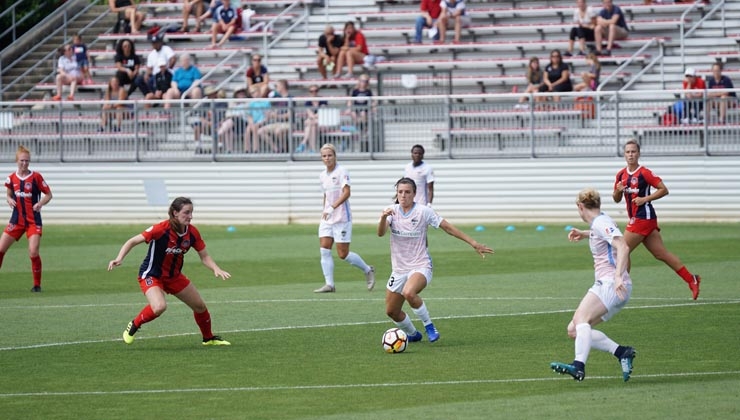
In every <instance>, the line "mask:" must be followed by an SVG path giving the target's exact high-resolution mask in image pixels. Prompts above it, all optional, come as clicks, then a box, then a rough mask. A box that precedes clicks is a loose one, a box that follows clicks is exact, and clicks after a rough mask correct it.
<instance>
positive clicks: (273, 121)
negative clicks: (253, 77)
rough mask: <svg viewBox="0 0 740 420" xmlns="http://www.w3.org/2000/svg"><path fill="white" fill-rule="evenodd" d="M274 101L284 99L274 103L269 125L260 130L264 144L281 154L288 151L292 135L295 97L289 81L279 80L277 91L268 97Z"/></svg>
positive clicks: (268, 116) (268, 118) (269, 115)
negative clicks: (291, 91)
mask: <svg viewBox="0 0 740 420" xmlns="http://www.w3.org/2000/svg"><path fill="white" fill-rule="evenodd" d="M268 97H269V98H272V99H277V98H280V99H283V100H282V101H273V102H271V104H272V111H270V112H268V113H267V125H265V126H264V127H262V128H260V129H259V130H258V134H259V137H260V139H261V140H262V142H263V143H265V144H267V145H269V146H271V147H274V148H275V149H277V150H279V151H280V153H283V152H286V151H288V135H289V134H290V121H291V118H290V111H291V110H290V105H291V102H292V99H293V96H292V95H291V94H290V92H289V90H288V81H287V80H284V79H283V80H278V81H277V84H276V85H275V90H273V91H272V92H270V94H269V95H268Z"/></svg>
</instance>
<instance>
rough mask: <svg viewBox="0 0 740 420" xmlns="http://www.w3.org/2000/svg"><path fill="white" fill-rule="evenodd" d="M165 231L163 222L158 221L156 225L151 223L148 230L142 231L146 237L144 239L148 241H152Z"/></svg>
mask: <svg viewBox="0 0 740 420" xmlns="http://www.w3.org/2000/svg"><path fill="white" fill-rule="evenodd" d="M163 233H164V226H163V224H162V223H157V224H156V225H151V226H149V227H148V228H146V230H144V231H143V232H141V235H142V236H143V237H144V240H145V241H146V243H149V242H151V241H152V240H154V239H157V238H159V237H160V236H162V234H163Z"/></svg>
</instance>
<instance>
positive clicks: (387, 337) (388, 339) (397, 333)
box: [383, 328, 409, 353]
mask: <svg viewBox="0 0 740 420" xmlns="http://www.w3.org/2000/svg"><path fill="white" fill-rule="evenodd" d="M408 341H409V340H408V337H407V336H406V333H405V332H403V330H401V329H399V328H391V329H390V330H388V331H386V332H385V333H384V334H383V350H385V352H386V353H401V352H403V351H404V350H406V343H408Z"/></svg>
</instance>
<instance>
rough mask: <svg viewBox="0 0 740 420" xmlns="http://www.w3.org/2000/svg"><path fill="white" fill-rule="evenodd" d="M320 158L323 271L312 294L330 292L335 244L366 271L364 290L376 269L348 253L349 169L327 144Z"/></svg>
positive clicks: (340, 253) (369, 287)
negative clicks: (332, 249) (321, 281)
mask: <svg viewBox="0 0 740 420" xmlns="http://www.w3.org/2000/svg"><path fill="white" fill-rule="evenodd" d="M320 152H321V161H322V162H323V163H324V165H325V166H326V169H325V170H324V171H322V172H321V174H320V175H319V181H320V182H321V189H322V190H323V191H324V204H323V205H324V211H323V213H322V214H321V223H320V224H319V251H320V252H321V271H323V273H324V281H325V282H326V284H324V286H322V287H320V288H318V289H316V290H314V293H333V292H334V291H335V290H336V289H335V287H334V258H333V257H332V255H331V248H332V246H333V245H334V242H336V243H337V255H338V256H339V258H341V259H343V260H344V261H347V262H348V263H350V264H352V265H353V266H355V267H357V268H359V269H360V270H362V272H363V273H365V281H366V282H367V290H368V291H372V290H373V287H375V268H374V267H373V266H371V265H367V264H366V263H365V261H364V260H363V259H362V257H360V256H359V255H358V254H356V253H354V252H350V250H349V244H350V242H352V211H351V210H350V207H349V196H350V184H349V172H347V171H346V170H345V169H344V168H343V167H342V166H341V165H339V164H337V149H336V148H335V147H334V145H333V144H331V143H327V144H325V145H323V146H322V147H321V150H320Z"/></svg>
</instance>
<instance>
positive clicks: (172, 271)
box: [139, 220, 206, 279]
mask: <svg viewBox="0 0 740 420" xmlns="http://www.w3.org/2000/svg"><path fill="white" fill-rule="evenodd" d="M141 234H142V235H144V239H146V242H147V243H148V244H149V251H147V253H146V257H144V261H143V262H142V263H141V267H140V268H139V278H142V279H144V278H147V277H156V278H174V277H177V276H178V275H179V274H180V271H181V270H182V264H183V262H184V260H185V254H186V253H187V252H188V251H189V250H190V248H191V247H192V248H195V250H196V251H202V250H203V249H205V247H206V244H205V242H203V239H202V238H201V237H200V233H199V232H198V229H196V228H195V226H193V225H190V226H188V227H187V229H186V230H185V233H183V234H179V233H177V232H176V231H175V230H174V229H172V227H171V226H170V221H169V220H164V221H161V222H159V223H157V224H156V225H154V226H151V227H149V228H148V229H147V230H145V231H144V232H142V233H141Z"/></svg>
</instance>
